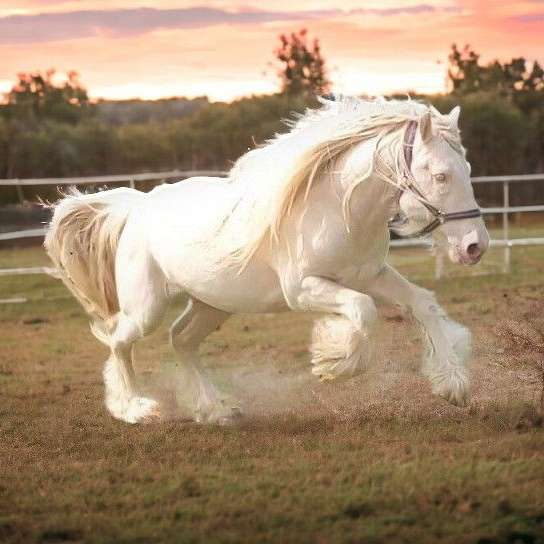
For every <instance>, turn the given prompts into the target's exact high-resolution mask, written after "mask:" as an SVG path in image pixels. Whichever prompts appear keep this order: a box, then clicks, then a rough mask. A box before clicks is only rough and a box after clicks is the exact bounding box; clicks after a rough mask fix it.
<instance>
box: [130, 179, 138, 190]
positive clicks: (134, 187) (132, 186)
mask: <svg viewBox="0 0 544 544" xmlns="http://www.w3.org/2000/svg"><path fill="white" fill-rule="evenodd" d="M128 183H129V185H130V188H131V189H136V184H135V183H134V178H130V180H129V182H128Z"/></svg>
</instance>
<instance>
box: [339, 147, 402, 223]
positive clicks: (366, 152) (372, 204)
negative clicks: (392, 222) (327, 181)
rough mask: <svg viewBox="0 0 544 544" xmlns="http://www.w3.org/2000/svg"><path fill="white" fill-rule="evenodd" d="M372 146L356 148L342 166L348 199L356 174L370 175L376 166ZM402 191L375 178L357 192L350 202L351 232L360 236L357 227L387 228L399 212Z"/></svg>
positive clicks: (343, 191)
mask: <svg viewBox="0 0 544 544" xmlns="http://www.w3.org/2000/svg"><path fill="white" fill-rule="evenodd" d="M372 153H373V146H372V142H365V143H363V144H360V145H358V146H355V148H354V149H353V150H351V151H350V152H349V153H347V154H346V156H345V157H344V158H342V159H341V161H340V162H339V164H338V167H339V170H341V171H342V175H341V176H340V180H339V181H340V184H341V188H340V190H341V191H342V193H343V194H344V195H345V193H346V191H349V188H350V184H351V180H352V179H353V177H352V174H359V175H360V174H361V173H362V172H367V171H368V170H369V168H370V167H371V165H372ZM398 197H399V194H398V189H397V188H396V187H394V186H393V185H391V184H389V183H385V182H384V181H383V180H382V179H380V178H379V177H378V176H375V175H373V174H371V175H370V176H369V177H368V179H365V180H364V181H363V182H361V183H360V184H359V185H358V186H357V187H356V188H355V190H354V191H353V194H352V196H351V199H350V206H349V209H350V228H351V229H352V230H353V231H354V233H355V232H357V230H359V229H357V227H364V228H363V230H364V231H366V232H368V228H369V227H370V226H371V225H373V226H376V227H378V226H380V225H382V226H383V227H384V228H387V222H388V221H389V219H391V218H392V217H394V216H395V214H396V213H397V212H398Z"/></svg>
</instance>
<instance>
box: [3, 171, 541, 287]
mask: <svg viewBox="0 0 544 544" xmlns="http://www.w3.org/2000/svg"><path fill="white" fill-rule="evenodd" d="M225 175H226V172H221V171H217V170H172V171H168V172H150V173H144V174H126V175H113V176H94V177H75V178H34V179H3V180H0V187H2V186H4V187H15V188H16V190H17V194H18V197H19V201H20V202H21V203H24V201H25V196H24V187H28V186H39V185H50V186H59V187H60V186H67V185H68V186H72V185H75V186H82V185H93V186H97V187H101V186H104V185H108V184H110V183H116V184H118V183H121V184H127V185H129V186H130V187H132V188H135V187H136V184H137V183H138V184H145V183H149V182H162V183H167V182H168V181H170V180H176V181H177V180H181V179H186V178H189V177H193V176H219V177H222V176H225ZM472 182H473V183H475V184H479V183H500V184H502V196H503V198H502V200H503V202H502V206H500V207H489V208H482V213H483V214H484V215H489V214H501V216H502V236H501V238H496V239H493V240H491V246H492V247H502V248H503V262H502V270H503V272H509V271H510V267H511V248H512V247H515V246H533V245H544V237H541V238H540V237H539V238H510V225H509V216H510V214H512V213H530V212H544V205H530V206H510V186H511V184H513V183H514V184H515V183H520V182H544V173H542V174H524V175H512V176H480V177H474V178H472ZM44 234H45V229H44V228H37V229H27V230H22V231H15V232H5V233H0V241H4V240H17V239H23V238H36V237H43V236H44ZM429 245H430V241H429V240H426V239H409V240H393V241H392V242H391V246H392V247H394V248H410V247H426V246H429ZM443 267H444V256H443V253H441V252H437V254H436V259H435V277H437V278H440V277H441V276H442V274H443ZM44 273H45V274H50V275H55V270H54V269H52V268H48V267H32V268H5V269H0V276H8V275H19V274H44Z"/></svg>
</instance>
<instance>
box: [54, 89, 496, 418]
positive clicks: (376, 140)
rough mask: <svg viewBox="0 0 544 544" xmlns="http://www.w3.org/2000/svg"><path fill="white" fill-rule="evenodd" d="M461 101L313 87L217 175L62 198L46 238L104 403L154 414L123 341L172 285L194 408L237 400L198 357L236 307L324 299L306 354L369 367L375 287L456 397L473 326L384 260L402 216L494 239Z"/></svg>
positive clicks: (128, 341) (146, 321)
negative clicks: (88, 334)
mask: <svg viewBox="0 0 544 544" xmlns="http://www.w3.org/2000/svg"><path fill="white" fill-rule="evenodd" d="M458 116H459V108H455V109H454V110H453V111H452V112H451V113H450V114H449V115H441V114H440V113H439V112H438V111H437V110H436V109H434V108H432V107H431V108H429V107H428V106H426V105H423V104H420V103H417V102H414V101H393V100H391V101H386V100H384V99H377V100H361V99H357V98H340V99H337V100H323V104H322V106H321V107H320V108H319V109H316V110H310V111H307V112H306V113H305V114H304V115H301V116H299V117H298V118H297V119H296V120H295V121H294V122H292V123H291V127H290V131H289V132H288V133H287V134H283V135H277V136H276V137H275V138H274V139H272V140H271V141H269V142H268V143H266V145H264V146H262V147H259V148H257V149H254V150H252V151H249V152H248V153H246V154H245V155H244V156H242V157H241V158H240V159H239V160H238V162H237V163H236V164H235V165H234V167H233V168H232V170H231V172H230V174H229V176H228V178H227V179H221V178H209V177H206V178H192V179H188V180H185V181H181V182H179V183H175V184H172V185H162V186H160V187H158V188H155V189H154V190H153V191H151V192H150V193H147V194H146V193H142V192H139V191H135V190H131V189H126V188H119V189H113V190H110V191H103V192H100V193H97V194H81V193H78V192H77V191H73V192H72V193H71V194H69V195H67V196H65V198H63V199H61V200H60V201H59V202H58V203H57V204H56V205H55V206H54V215H53V219H52V221H51V224H50V227H49V231H48V234H47V237H46V241H45V246H46V248H47V251H48V253H49V255H50V257H51V258H52V260H53V262H54V264H55V265H56V267H57V268H58V270H59V271H60V273H61V276H62V278H63V281H64V282H65V283H66V285H67V286H68V288H69V289H70V290H71V291H72V293H73V294H74V295H75V296H76V297H77V299H78V300H79V301H80V302H81V303H82V305H83V306H84V308H85V309H86V310H87V312H88V313H89V314H90V315H91V316H92V318H93V320H94V323H93V325H92V329H93V332H94V333H95V335H96V336H97V337H98V338H99V339H100V340H101V341H102V342H104V343H105V344H106V345H108V346H109V347H110V349H111V356H110V357H109V359H108V361H107V362H106V365H105V370H104V380H105V385H106V405H107V407H108V409H109V411H110V412H111V414H112V415H113V416H114V417H116V418H119V419H121V420H123V421H126V422H130V423H134V422H139V421H143V420H146V419H149V418H152V417H156V416H158V415H159V414H160V406H159V404H158V403H157V402H156V401H155V400H152V399H150V398H145V397H143V396H142V395H141V394H140V393H139V391H138V388H137V386H136V384H135V378H134V371H133V368H132V360H131V359H132V347H133V344H134V342H136V341H137V340H138V339H139V338H142V337H143V336H145V335H147V334H149V333H150V332H151V331H153V330H154V329H155V328H156V327H157V325H158V324H159V322H160V321H161V318H162V317H163V315H164V313H165V310H166V308H167V306H168V303H169V300H170V299H171V298H172V293H173V292H178V293H179V292H182V293H184V294H185V295H186V297H187V299H188V303H187V307H186V308H185V311H184V312H183V313H182V315H181V316H179V318H178V319H177V320H176V321H175V322H174V324H173V325H172V326H171V328H170V338H171V344H172V346H173V348H174V350H175V351H176V352H177V355H178V357H177V363H176V365H177V366H176V368H177V371H178V373H177V374H176V373H175V374H174V376H177V375H179V376H183V380H184V381H183V383H182V384H179V386H178V388H183V389H184V390H185V391H186V392H187V398H186V399H185V401H187V402H189V403H190V405H191V409H192V412H193V414H194V419H195V420H196V421H201V422H218V421H219V422H221V421H224V420H227V419H228V418H229V417H231V415H233V413H232V410H231V408H229V407H228V406H225V405H224V404H223V403H222V401H221V398H220V395H219V394H218V392H217V390H216V389H215V387H214V385H213V384H212V383H211V381H210V380H209V378H208V377H207V376H206V375H205V374H204V373H203V372H202V370H201V368H200V366H199V357H198V347H199V345H200V344H201V342H202V341H203V340H204V338H206V336H207V335H208V334H210V333H211V332H212V331H214V330H215V329H216V328H217V327H218V326H219V325H220V324H221V323H223V322H224V321H225V320H226V319H227V318H228V317H229V316H230V315H231V314H233V313H245V312H278V311H284V310H295V311H314V312H326V313H328V314H331V315H330V316H329V317H325V318H321V319H320V320H319V321H318V322H317V324H316V325H315V328H314V335H313V341H312V363H313V365H314V367H313V372H314V373H315V374H316V375H318V376H320V377H321V378H322V379H332V378H335V377H337V376H351V375H353V374H355V373H357V372H360V371H361V370H363V369H364V367H365V364H366V362H367V360H368V356H369V355H368V353H369V335H370V334H371V332H372V328H373V325H374V323H375V321H376V317H377V314H376V307H375V304H374V297H378V298H382V299H386V300H388V301H391V302H393V303H396V304H398V305H401V306H403V307H406V308H407V309H409V310H410V311H411V313H412V314H413V316H414V317H415V319H416V320H417V321H418V322H419V323H420V324H421V326H422V328H423V330H424V332H425V338H426V340H427V350H426V355H425V364H424V372H425V373H426V375H427V376H428V377H429V379H430V381H431V384H432V388H433V391H434V392H435V393H436V394H439V395H442V396H443V397H445V398H446V399H447V400H449V401H450V402H452V403H454V404H456V405H462V404H464V403H465V402H466V400H467V395H468V388H469V382H468V375H467V370H466V368H465V361H466V359H467V357H468V355H469V353H470V335H469V333H468V331H467V330H466V329H465V328H464V327H462V326H461V325H459V324H457V323H455V322H453V321H451V320H450V319H448V318H447V316H446V314H445V312H444V311H443V310H442V309H441V308H440V306H439V305H438V304H437V302H436V300H435V298H434V296H433V295H432V293H430V292H429V291H426V290H424V289H422V288H420V287H417V286H415V285H412V284H411V283H409V282H408V281H407V280H406V279H404V278H403V277H402V276H401V275H400V274H399V273H398V272H396V271H395V270H394V269H393V268H392V267H391V266H389V265H388V264H386V258H387V254H388V248H389V229H388V224H389V223H390V221H391V219H392V218H393V217H395V216H396V217H398V216H399V215H400V216H401V217H402V221H398V220H397V221H395V222H394V225H393V226H394V227H395V228H396V229H397V230H398V231H399V232H400V233H401V234H404V235H409V234H414V233H417V234H425V233H429V232H431V231H432V232H433V236H434V239H435V241H436V242H437V243H438V244H441V245H442V246H447V248H448V251H449V256H450V258H451V260H453V261H454V262H459V263H463V264H473V263H476V262H477V261H478V260H479V259H480V257H481V256H482V254H483V253H484V251H485V250H486V249H487V247H488V243H489V238H488V234H487V231H486V228H485V226H484V223H483V221H482V218H481V214H480V210H479V209H478V207H477V205H476V202H475V200H474V194H473V190H472V187H471V183H470V165H469V164H468V162H467V161H466V159H465V152H464V149H463V147H462V145H461V141H460V135H459V130H458V128H457V121H458ZM180 379H181V378H180ZM187 399H188V400H187Z"/></svg>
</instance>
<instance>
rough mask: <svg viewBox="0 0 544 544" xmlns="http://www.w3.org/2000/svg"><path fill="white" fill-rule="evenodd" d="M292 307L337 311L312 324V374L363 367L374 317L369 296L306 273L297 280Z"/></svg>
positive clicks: (339, 373)
mask: <svg viewBox="0 0 544 544" xmlns="http://www.w3.org/2000/svg"><path fill="white" fill-rule="evenodd" d="M296 309H299V310H305V311H316V312H326V313H334V314H337V315H336V316H334V317H330V316H329V317H325V318H322V319H320V320H318V321H317V322H316V323H315V325H314V331H313V338H312V346H311V352H312V364H313V365H314V366H313V369H312V372H313V373H314V374H315V375H317V376H319V377H320V378H321V379H322V380H332V379H334V378H337V377H339V376H345V377H350V376H353V375H355V374H357V373H358V372H360V371H361V370H363V369H364V367H365V366H366V363H367V362H368V359H369V357H370V343H369V334H370V332H371V330H372V328H373V326H374V324H375V322H376V318H377V313H376V306H375V305H374V301H373V300H372V298H371V297H369V296H368V295H365V294H364V293H360V292H358V291H354V290H353V289H348V288H347V287H343V286H341V285H339V284H337V283H335V282H333V281H331V280H328V279H325V278H321V277H319V276H307V277H305V278H304V280H303V281H302V282H301V284H300V289H299V292H298V294H297V296H296Z"/></svg>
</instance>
